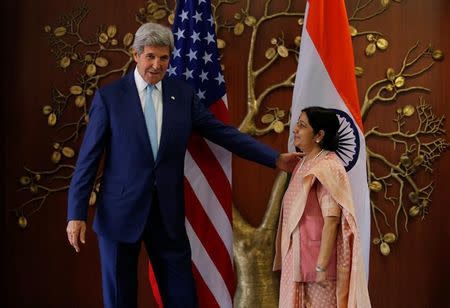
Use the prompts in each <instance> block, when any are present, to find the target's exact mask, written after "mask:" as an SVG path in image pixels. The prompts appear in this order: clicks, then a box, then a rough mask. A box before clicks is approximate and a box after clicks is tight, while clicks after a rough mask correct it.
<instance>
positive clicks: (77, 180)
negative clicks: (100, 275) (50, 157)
mask: <svg viewBox="0 0 450 308" xmlns="http://www.w3.org/2000/svg"><path fill="white" fill-rule="evenodd" d="M108 127H109V120H108V113H107V110H106V107H105V105H104V102H103V100H102V97H101V93H100V91H97V92H96V94H95V96H94V99H93V101H92V106H91V109H90V112H89V123H88V125H87V128H86V132H85V135H84V139H83V143H82V144H81V147H80V153H79V154H78V160H77V164H76V167H75V172H74V173H73V176H72V180H71V182H70V187H69V196H68V209H67V220H86V219H87V209H88V203H89V198H90V195H91V191H92V188H93V184H94V181H95V176H96V174H97V169H98V165H99V162H100V159H101V157H102V154H103V151H104V148H105V140H106V136H107V135H106V131H107V128H108Z"/></svg>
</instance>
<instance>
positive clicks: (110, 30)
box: [106, 25, 117, 38]
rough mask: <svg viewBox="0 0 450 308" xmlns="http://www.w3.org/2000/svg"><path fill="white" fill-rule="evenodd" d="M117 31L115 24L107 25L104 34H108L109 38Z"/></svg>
mask: <svg viewBox="0 0 450 308" xmlns="http://www.w3.org/2000/svg"><path fill="white" fill-rule="evenodd" d="M116 33H117V27H116V26H115V25H109V26H108V29H106V34H108V36H109V37H110V38H113V37H114V36H116Z"/></svg>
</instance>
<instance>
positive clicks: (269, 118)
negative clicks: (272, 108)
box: [261, 113, 275, 124]
mask: <svg viewBox="0 0 450 308" xmlns="http://www.w3.org/2000/svg"><path fill="white" fill-rule="evenodd" d="M274 120H275V117H274V116H273V114H271V113H268V114H265V115H263V116H262V118H261V122H262V123H264V124H268V123H272V122H273V121H274Z"/></svg>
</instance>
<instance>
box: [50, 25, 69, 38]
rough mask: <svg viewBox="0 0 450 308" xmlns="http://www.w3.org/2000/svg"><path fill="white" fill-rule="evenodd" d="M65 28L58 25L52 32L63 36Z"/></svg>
mask: <svg viewBox="0 0 450 308" xmlns="http://www.w3.org/2000/svg"><path fill="white" fill-rule="evenodd" d="M66 32H67V29H66V28H65V27H58V28H56V29H55V30H53V34H54V35H55V36H57V37H59V36H63V35H64V34H66Z"/></svg>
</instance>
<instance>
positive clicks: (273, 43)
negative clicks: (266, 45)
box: [270, 37, 278, 45]
mask: <svg viewBox="0 0 450 308" xmlns="http://www.w3.org/2000/svg"><path fill="white" fill-rule="evenodd" d="M277 42H278V40H277V39H276V38H274V37H272V38H271V39H270V44H272V45H276V44H277Z"/></svg>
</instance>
